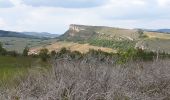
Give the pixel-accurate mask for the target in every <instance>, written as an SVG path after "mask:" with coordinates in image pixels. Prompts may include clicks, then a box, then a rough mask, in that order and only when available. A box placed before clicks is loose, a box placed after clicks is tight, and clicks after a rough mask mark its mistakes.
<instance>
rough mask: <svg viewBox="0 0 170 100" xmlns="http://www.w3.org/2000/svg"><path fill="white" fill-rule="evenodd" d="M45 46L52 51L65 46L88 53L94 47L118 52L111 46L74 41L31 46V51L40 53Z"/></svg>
mask: <svg viewBox="0 0 170 100" xmlns="http://www.w3.org/2000/svg"><path fill="white" fill-rule="evenodd" d="M44 47H45V48H47V49H48V50H49V51H52V50H56V51H59V50H61V48H63V47H65V48H67V49H70V50H71V51H79V52H81V53H87V52H88V51H89V49H94V50H99V49H100V50H102V51H105V52H116V51H115V50H113V49H111V48H105V47H98V46H92V45H89V44H79V43H74V42H66V41H60V42H56V43H53V44H51V45H47V46H40V47H36V48H31V49H30V53H38V52H39V51H40V50H41V49H42V48H44Z"/></svg>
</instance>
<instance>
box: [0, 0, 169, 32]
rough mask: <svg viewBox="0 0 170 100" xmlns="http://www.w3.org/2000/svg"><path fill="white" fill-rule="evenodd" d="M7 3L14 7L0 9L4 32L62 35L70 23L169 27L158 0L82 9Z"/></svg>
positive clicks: (115, 1) (123, 0)
mask: <svg viewBox="0 0 170 100" xmlns="http://www.w3.org/2000/svg"><path fill="white" fill-rule="evenodd" d="M10 1H11V2H12V3H13V5H15V6H14V7H11V8H3V9H0V18H2V19H3V20H5V21H7V22H8V25H5V27H3V29H7V30H16V31H47V32H51V33H59V34H62V33H64V31H66V29H67V28H68V25H69V24H87V25H102V26H103V25H104V26H113V27H114V26H115V27H125V28H139V27H142V28H154V27H155V28H165V27H169V26H170V25H169V24H168V22H169V21H168V19H170V13H168V12H170V10H169V9H167V8H168V6H163V7H160V5H161V3H159V4H158V1H157V0H156V1H155V0H108V2H107V3H105V4H103V5H101V6H96V7H89V8H81V9H78V8H65V7H51V6H50V7H47V6H41V7H33V6H29V5H26V4H24V3H23V2H22V0H10ZM69 1H71V0H69ZM74 1H75V0H74ZM154 1H155V2H154ZM161 1H162V0H161ZM164 2H165V1H164ZM166 2H167V1H166ZM165 9H166V10H165ZM165 19H166V20H165ZM0 23H2V21H1V22H0ZM156 23H157V24H156ZM159 23H160V24H159ZM1 28H2V27H1ZM169 28H170V27H169Z"/></svg>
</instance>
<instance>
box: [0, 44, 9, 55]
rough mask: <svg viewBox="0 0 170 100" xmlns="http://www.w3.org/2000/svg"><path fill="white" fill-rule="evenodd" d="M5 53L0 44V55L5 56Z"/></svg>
mask: <svg viewBox="0 0 170 100" xmlns="http://www.w3.org/2000/svg"><path fill="white" fill-rule="evenodd" d="M6 54H7V51H6V50H5V49H4V48H3V47H2V43H1V42H0V55H6Z"/></svg>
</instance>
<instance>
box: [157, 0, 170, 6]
mask: <svg viewBox="0 0 170 100" xmlns="http://www.w3.org/2000/svg"><path fill="white" fill-rule="evenodd" d="M158 4H159V5H160V6H161V7H167V6H169V5H170V0H158Z"/></svg>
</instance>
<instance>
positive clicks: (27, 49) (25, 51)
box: [22, 46, 29, 56]
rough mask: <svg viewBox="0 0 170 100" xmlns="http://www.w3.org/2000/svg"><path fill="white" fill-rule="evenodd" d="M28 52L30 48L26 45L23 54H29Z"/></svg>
mask: <svg viewBox="0 0 170 100" xmlns="http://www.w3.org/2000/svg"><path fill="white" fill-rule="evenodd" d="M28 52H29V48H28V47H27V46H26V47H25V48H24V50H23V53H22V55H23V56H28Z"/></svg>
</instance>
